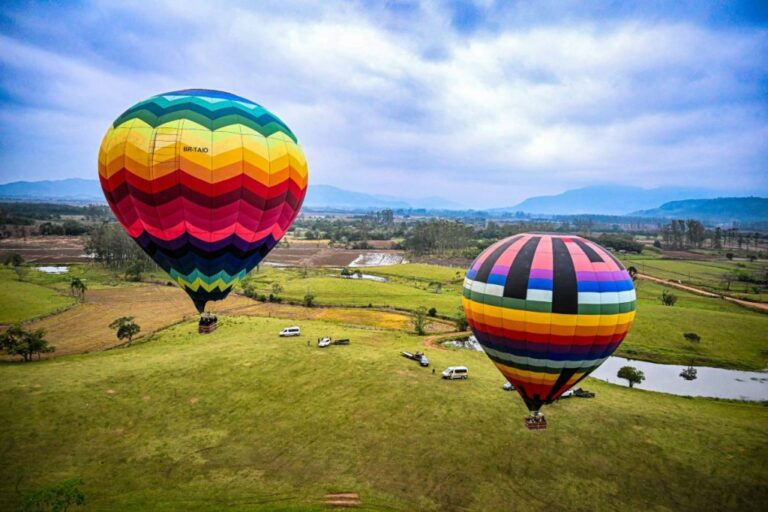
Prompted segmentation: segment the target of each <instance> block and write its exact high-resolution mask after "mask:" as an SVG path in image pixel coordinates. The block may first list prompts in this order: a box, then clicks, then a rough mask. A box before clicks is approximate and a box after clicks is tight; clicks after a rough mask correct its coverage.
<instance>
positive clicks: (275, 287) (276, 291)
mask: <svg viewBox="0 0 768 512" xmlns="http://www.w3.org/2000/svg"><path fill="white" fill-rule="evenodd" d="M281 293H283V285H281V284H280V283H272V295H274V296H275V297H277V296H279V295H280V294H281Z"/></svg>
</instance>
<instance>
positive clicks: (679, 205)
mask: <svg viewBox="0 0 768 512" xmlns="http://www.w3.org/2000/svg"><path fill="white" fill-rule="evenodd" d="M634 215H637V216H639V217H663V218H686V219H688V218H695V219H700V220H703V221H708V222H761V221H763V222H766V221H768V198H765V197H718V198H716V199H687V200H684V201H671V202H668V203H664V204H663V205H661V206H659V207H658V208H653V209H650V210H641V211H638V212H635V213H634Z"/></svg>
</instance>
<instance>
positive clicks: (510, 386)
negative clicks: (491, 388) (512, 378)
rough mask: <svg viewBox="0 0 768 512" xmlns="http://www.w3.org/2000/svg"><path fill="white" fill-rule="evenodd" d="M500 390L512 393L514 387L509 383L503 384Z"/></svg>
mask: <svg viewBox="0 0 768 512" xmlns="http://www.w3.org/2000/svg"><path fill="white" fill-rule="evenodd" d="M501 389H503V390H504V391H514V390H515V386H513V385H512V383H511V382H505V383H504V385H503V386H501Z"/></svg>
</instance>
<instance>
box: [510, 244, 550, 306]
mask: <svg viewBox="0 0 768 512" xmlns="http://www.w3.org/2000/svg"><path fill="white" fill-rule="evenodd" d="M540 240H541V237H540V236H534V237H531V239H530V240H528V241H527V242H525V244H524V245H523V247H522V248H521V249H520V252H518V253H517V255H516V256H515V260H514V261H513V262H512V265H510V266H509V273H508V274H507V281H506V282H505V283H504V296H505V297H509V298H512V299H525V297H526V295H527V294H528V277H529V276H530V274H531V264H532V263H533V256H534V255H535V254H536V248H537V247H538V246H539V241H540Z"/></svg>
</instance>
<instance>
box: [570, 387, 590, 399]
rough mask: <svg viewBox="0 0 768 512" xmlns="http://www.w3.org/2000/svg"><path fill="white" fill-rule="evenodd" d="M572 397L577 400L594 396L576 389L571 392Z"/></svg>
mask: <svg viewBox="0 0 768 512" xmlns="http://www.w3.org/2000/svg"><path fill="white" fill-rule="evenodd" d="M573 396H575V397H578V398H595V394H594V393H593V392H591V391H586V390H584V389H581V388H576V389H574V390H573Z"/></svg>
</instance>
